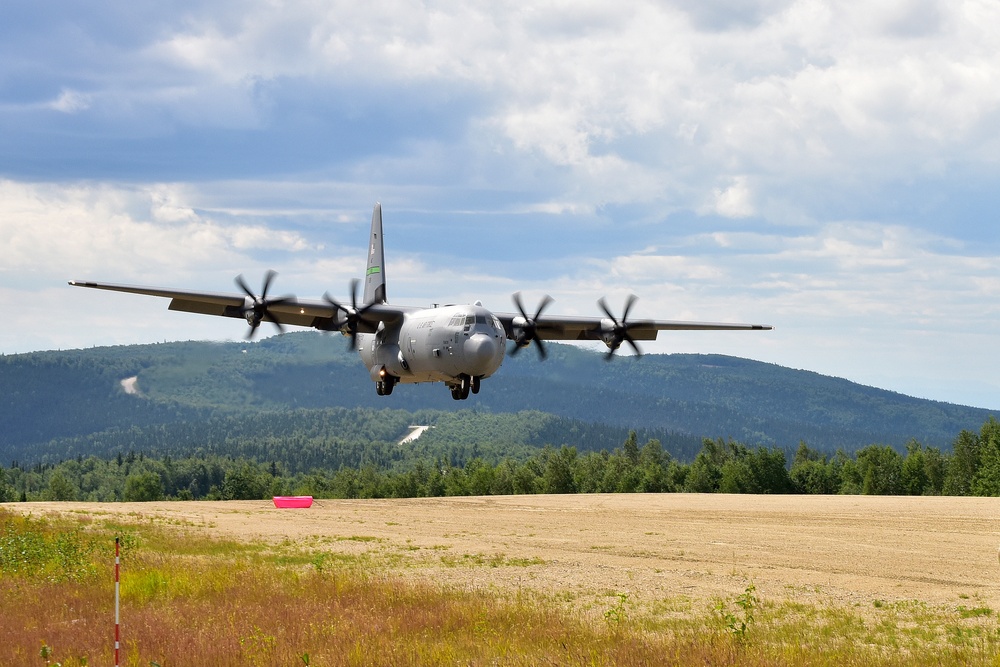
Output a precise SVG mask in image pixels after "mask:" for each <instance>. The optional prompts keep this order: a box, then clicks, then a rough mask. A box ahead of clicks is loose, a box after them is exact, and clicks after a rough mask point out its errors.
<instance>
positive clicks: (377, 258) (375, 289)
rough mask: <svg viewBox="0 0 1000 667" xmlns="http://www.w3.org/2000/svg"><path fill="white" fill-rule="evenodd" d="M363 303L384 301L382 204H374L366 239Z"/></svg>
mask: <svg viewBox="0 0 1000 667" xmlns="http://www.w3.org/2000/svg"><path fill="white" fill-rule="evenodd" d="M364 303H366V304H368V303H386V296H385V251H384V249H383V246H382V204H375V210H374V211H372V233H371V237H370V238H369V239H368V270H367V271H365V296H364Z"/></svg>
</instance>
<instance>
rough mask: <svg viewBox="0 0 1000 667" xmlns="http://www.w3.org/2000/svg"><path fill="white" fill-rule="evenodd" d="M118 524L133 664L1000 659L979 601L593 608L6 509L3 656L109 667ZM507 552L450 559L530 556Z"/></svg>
mask: <svg viewBox="0 0 1000 667" xmlns="http://www.w3.org/2000/svg"><path fill="white" fill-rule="evenodd" d="M116 535H122V536H124V539H123V544H124V546H125V548H124V554H123V559H122V562H123V566H122V572H123V574H122V619H123V622H122V631H123V664H127V665H133V666H139V665H142V666H147V665H150V664H152V663H153V662H155V663H157V664H159V665H162V666H163V667H168V666H169V667H174V666H181V665H220V666H222V665H296V664H298V665H304V664H309V665H428V664H431V665H436V664H445V665H455V664H462V665H549V664H558V665H691V664H703V665H737V664H739V665H904V664H927V663H933V664H941V665H969V664H971V665H992V664H996V663H997V656H998V654H1000V637H998V630H997V620H996V618H995V614H994V613H993V611H992V610H990V609H989V608H988V607H985V606H982V605H981V604H979V603H978V602H977V601H976V600H974V599H969V600H967V601H965V602H966V604H963V605H959V606H956V607H954V608H950V609H946V608H941V607H938V606H928V605H924V604H922V603H918V602H908V603H901V602H884V603H881V604H875V605H872V608H870V609H864V610H852V609H850V608H844V607H830V606H823V605H808V604H802V603H799V602H792V601H788V600H781V599H767V598H761V597H758V596H757V595H754V594H752V589H750V587H749V586H748V587H747V591H745V592H744V595H743V596H730V597H719V598H715V599H692V598H688V597H676V598H672V599H664V600H660V601H659V602H657V603H655V604H652V603H648V602H647V603H645V604H643V605H639V604H637V603H636V601H635V600H633V599H632V598H631V597H630V596H629V595H628V594H625V593H615V592H613V591H611V592H610V593H611V594H609V595H607V596H605V598H604V600H605V602H604V606H603V609H598V610H596V612H597V613H595V610H593V609H590V610H583V609H579V610H574V605H573V604H572V601H569V602H568V601H567V599H561V598H560V597H559V596H557V595H551V594H543V593H541V592H538V591H532V590H527V589H525V590H520V591H516V590H514V591H512V590H510V589H504V588H492V587H479V588H471V589H470V588H456V587H454V586H451V585H435V584H433V583H431V582H428V581H418V580H413V579H412V578H404V577H403V576H402V573H401V572H398V571H396V570H395V569H394V567H393V565H392V564H391V563H389V562H388V561H385V560H379V561H374V560H373V559H372V558H370V557H368V556H366V555H365V554H364V553H361V554H358V555H351V554H345V553H339V554H338V553H331V552H330V551H324V550H321V549H319V548H317V546H316V545H315V544H305V543H302V544H297V543H295V542H293V541H286V542H284V543H281V544H265V543H262V542H256V543H246V542H238V541H226V540H219V539H215V538H212V537H209V536H206V534H205V533H204V532H203V531H201V530H196V529H194V528H193V527H192V526H186V525H164V524H163V523H153V522H149V521H146V520H144V519H143V518H142V517H141V516H135V517H131V518H130V520H129V521H125V522H123V521H122V520H121V518H120V517H118V518H116V517H103V518H102V517H100V516H98V517H97V519H96V520H95V519H94V518H93V517H91V516H89V515H79V516H77V517H67V518H51V519H32V518H24V517H21V516H19V515H14V514H12V513H10V512H7V511H4V510H2V509H0V565H2V566H3V569H2V571H0V576H2V579H0V605H2V609H3V614H2V620H0V664H2V665H32V664H37V665H43V664H45V662H46V659H45V658H43V657H42V656H41V655H40V649H41V648H42V646H43V645H44V646H48V647H51V653H50V655H49V656H48V658H47V659H48V660H49V661H50V662H51V663H53V664H54V663H55V662H60V663H62V665H77V664H89V665H108V664H111V654H112V651H111V649H112V641H111V640H112V638H113V616H114V615H113V608H114V607H113V605H114V600H113V585H112V565H113V542H114V536H116ZM351 542H352V543H358V544H370V541H365V540H351ZM18 546H20V547H21V548H22V550H21V552H17V549H16V548H15V547H18ZM463 560H465V561H467V562H462V561H463ZM509 560H510V559H507V560H504V559H498V560H496V561H495V562H490V561H489V560H488V559H487V560H486V561H485V562H478V561H477V559H476V558H471V559H459V561H458V562H456V563H454V564H452V565H449V567H465V568H472V569H475V570H476V571H482V569H483V568H523V567H524V565H521V564H519V563H516V562H512V561H511V562H509ZM400 567H405V565H400Z"/></svg>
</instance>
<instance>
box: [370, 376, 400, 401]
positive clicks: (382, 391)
mask: <svg viewBox="0 0 1000 667" xmlns="http://www.w3.org/2000/svg"><path fill="white" fill-rule="evenodd" d="M395 386H396V378H394V377H393V376H391V375H386V376H385V379H384V380H379V381H377V382H376V383H375V393H377V394H378V395H379V396H388V395H389V394H391V393H392V389H393V387H395Z"/></svg>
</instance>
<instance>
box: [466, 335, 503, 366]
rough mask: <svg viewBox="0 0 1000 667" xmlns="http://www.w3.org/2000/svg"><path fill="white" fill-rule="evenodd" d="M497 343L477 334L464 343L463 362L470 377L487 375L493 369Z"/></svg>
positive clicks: (490, 338)
mask: <svg viewBox="0 0 1000 667" xmlns="http://www.w3.org/2000/svg"><path fill="white" fill-rule="evenodd" d="M497 349H498V348H497V343H496V341H494V340H493V338H492V337H490V336H488V335H486V334H483V333H477V334H474V335H472V336H471V337H470V338H469V340H467V341H465V362H466V363H467V364H468V365H469V367H470V368H469V371H470V372H469V374H470V375H487V374H489V373H491V372H492V371H494V370H496V369H495V368H493V366H494V364H495V359H496V355H497Z"/></svg>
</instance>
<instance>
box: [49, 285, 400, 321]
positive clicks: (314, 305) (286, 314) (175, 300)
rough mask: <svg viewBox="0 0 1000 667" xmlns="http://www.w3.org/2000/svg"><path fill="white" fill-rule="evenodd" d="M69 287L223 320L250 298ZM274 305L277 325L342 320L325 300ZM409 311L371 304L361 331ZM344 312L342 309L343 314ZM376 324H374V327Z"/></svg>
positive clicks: (270, 316) (270, 312)
mask: <svg viewBox="0 0 1000 667" xmlns="http://www.w3.org/2000/svg"><path fill="white" fill-rule="evenodd" d="M69 284H70V285H72V286H74V287H89V288H92V289H102V290H110V291H112V292H127V293H130V294H144V295H147V296H158V297H163V298H167V299H170V305H169V306H168V308H169V309H170V310H177V311H181V312H186V313H198V314H200V315H217V316H220V317H234V318H239V319H244V318H245V317H246V315H245V313H246V309H247V307H248V306H249V305H250V304H249V303H248V302H249V301H250V300H249V298H248V297H247V296H245V295H243V294H234V293H225V292H197V291H190V290H180V289H170V288H161V287H145V286H142V285H116V284H113V283H95V282H90V281H83V280H71V281H70V283H69ZM272 301H273V303H268V305H267V309H266V314H265V315H264V317H263V318H262V320H263V321H265V322H274V318H277V319H278V321H279V322H280V323H281V324H290V325H295V326H302V327H312V328H314V329H319V330H321V331H334V330H338V329H339V328H340V327H339V326H337V325H338V324H339V323H340V318H339V317H338V318H336V320H335V317H334V316H335V315H338V313H335V312H334V308H333V306H331V305H330V303H329V302H327V301H325V300H323V299H297V298H295V297H293V296H283V297H279V298H275V299H272ZM405 310H406V309H404V308H398V307H394V306H389V305H385V304H372V305H370V306H369V307H368V310H367V312H368V313H370V315H365V317H364V318H363V319H362V320H361V321H360V322H359V326H358V331H359V332H361V333H372V332H374V331H375V326H377V323H378V322H379V321H385V322H386V323H391V322H395V321H396V320H398V319H399V318H402V316H403V313H404V311H405ZM343 312H344V311H343V310H341V311H340V313H341V314H342V313H343ZM372 322H374V324H372Z"/></svg>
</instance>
